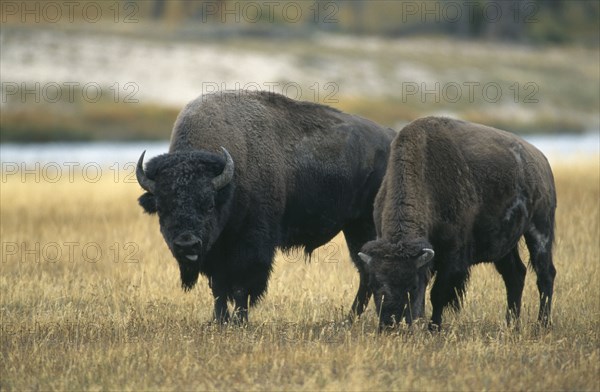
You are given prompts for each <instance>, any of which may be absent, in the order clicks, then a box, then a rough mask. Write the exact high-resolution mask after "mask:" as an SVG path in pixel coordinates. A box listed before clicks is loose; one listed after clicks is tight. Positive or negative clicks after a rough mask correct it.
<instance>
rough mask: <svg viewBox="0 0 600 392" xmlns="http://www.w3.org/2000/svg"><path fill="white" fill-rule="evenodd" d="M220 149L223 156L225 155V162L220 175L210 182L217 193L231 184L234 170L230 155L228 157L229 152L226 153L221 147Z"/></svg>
mask: <svg viewBox="0 0 600 392" xmlns="http://www.w3.org/2000/svg"><path fill="white" fill-rule="evenodd" d="M221 149H222V150H223V154H225V159H226V162H225V167H224V168H223V171H222V172H221V174H219V175H218V176H216V177H215V178H213V180H212V183H213V186H214V187H215V189H216V190H217V191H218V190H219V189H221V188H223V187H224V186H226V185H227V184H229V183H230V182H231V180H232V179H233V169H234V165H233V158H231V155H229V152H227V150H226V149H225V147H221Z"/></svg>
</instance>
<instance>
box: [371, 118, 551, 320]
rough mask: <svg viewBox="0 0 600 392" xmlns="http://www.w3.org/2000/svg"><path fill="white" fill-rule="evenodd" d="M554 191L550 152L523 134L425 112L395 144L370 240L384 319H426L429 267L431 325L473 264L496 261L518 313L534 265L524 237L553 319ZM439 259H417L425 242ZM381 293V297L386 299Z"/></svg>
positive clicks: (511, 311) (458, 292)
mask: <svg viewBox="0 0 600 392" xmlns="http://www.w3.org/2000/svg"><path fill="white" fill-rule="evenodd" d="M555 209H556V195H555V188H554V179H553V176H552V171H551V169H550V166H549V164H548V162H547V160H546V158H545V157H544V155H543V154H542V153H541V152H540V151H539V150H537V149H536V148H535V147H533V146H532V145H531V144H529V143H527V142H526V141H524V140H523V139H521V138H519V137H517V136H515V135H513V134H511V133H508V132H504V131H501V130H498V129H494V128H490V127H486V126H483V125H478V124H473V123H468V122H464V121H458V120H452V119H448V118H438V117H426V118H423V119H419V120H416V121H414V122H412V123H411V124H409V125H407V126H406V127H405V128H404V129H403V130H402V131H400V132H399V134H398V136H397V137H396V138H395V139H394V141H393V143H392V150H391V153H390V159H389V162H388V169H387V172H386V175H385V177H384V180H383V183H382V186H381V188H380V190H379V193H378V194H377V197H376V200H375V208H374V219H375V224H376V229H377V236H378V239H377V240H376V241H372V242H370V243H367V244H365V246H364V247H363V252H364V253H366V254H368V255H369V256H371V258H372V259H371V262H370V263H368V269H369V272H370V282H371V283H370V285H371V288H372V289H373V290H374V292H375V293H376V297H375V300H376V303H377V307H378V309H379V311H380V312H381V323H382V325H387V324H390V323H393V322H394V321H399V320H400V319H401V318H402V317H405V318H406V319H407V321H408V322H410V321H411V320H412V318H414V317H419V316H422V313H423V308H424V293H425V289H426V285H427V281H428V280H429V279H428V276H429V272H435V273H436V279H435V283H434V285H433V288H432V291H431V301H432V305H433V316H432V326H433V327H435V328H437V327H439V325H440V324H441V321H442V311H443V309H444V308H445V307H446V306H448V305H452V306H454V307H455V308H458V307H459V306H460V299H461V296H462V294H463V293H464V289H465V284H466V281H467V279H468V275H469V268H470V266H471V265H473V264H476V263H479V262H493V263H495V265H496V268H497V269H498V271H499V272H500V274H501V275H502V277H503V279H504V282H505V284H506V289H507V300H508V314H507V316H508V317H509V318H510V317H513V316H514V317H518V316H519V312H520V307H521V294H522V290H523V284H524V280H525V273H526V268H525V266H524V265H523V262H522V261H521V259H520V257H519V252H518V241H519V239H520V238H521V236H523V235H524V236H525V240H526V243H527V246H528V248H529V251H530V254H531V263H532V266H533V268H534V270H535V271H536V273H537V277H538V280H537V283H538V288H539V291H540V313H539V319H540V321H541V322H543V323H545V324H547V323H548V322H549V317H550V307H551V300H552V291H553V282H554V276H555V274H556V272H555V269H554V265H553V263H552V243H553V240H554V213H555ZM426 248H432V249H433V250H434V251H435V256H434V258H433V260H432V261H431V262H429V263H427V264H426V265H425V266H423V267H422V268H418V267H417V266H416V264H417V260H418V258H419V257H421V256H422V255H423V249H426ZM382 296H383V301H382V300H381V299H382Z"/></svg>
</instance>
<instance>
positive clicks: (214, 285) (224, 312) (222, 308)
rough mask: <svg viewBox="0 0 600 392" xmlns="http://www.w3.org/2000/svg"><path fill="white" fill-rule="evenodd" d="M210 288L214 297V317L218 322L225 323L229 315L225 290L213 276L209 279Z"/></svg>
mask: <svg viewBox="0 0 600 392" xmlns="http://www.w3.org/2000/svg"><path fill="white" fill-rule="evenodd" d="M210 288H211V289H212V292H213V297H214V298H215V311H214V318H215V320H216V321H217V322H218V323H219V324H225V323H227V322H229V319H230V315H229V310H228V309H227V291H226V289H225V287H223V285H222V284H221V283H220V282H217V281H215V279H214V278H212V279H211V280H210Z"/></svg>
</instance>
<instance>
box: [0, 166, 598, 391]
mask: <svg viewBox="0 0 600 392" xmlns="http://www.w3.org/2000/svg"><path fill="white" fill-rule="evenodd" d="M131 169H132V168H131ZM554 169H555V175H556V180H557V189H558V201H559V206H558V210H557V241H556V247H555V264H556V267H557V270H558V275H557V281H556V287H555V288H556V291H555V298H556V301H555V306H554V309H553V310H554V313H553V319H554V324H553V327H552V328H551V329H550V330H548V331H545V330H540V329H538V327H537V325H536V324H535V318H536V317H537V306H538V299H537V289H536V287H535V277H534V276H535V274H533V273H529V274H528V277H527V280H526V287H525V292H524V308H523V316H522V317H523V320H522V327H521V329H520V330H513V329H510V328H508V327H507V326H505V324H504V311H505V306H506V303H505V292H504V285H503V283H502V280H501V278H500V276H499V275H498V274H497V273H496V271H495V270H494V268H493V267H492V266H489V265H485V266H477V267H475V268H474V271H473V276H472V279H471V282H470V284H469V286H468V293H467V296H466V300H465V304H464V309H463V311H462V312H461V313H459V314H453V313H449V314H447V316H446V317H445V322H446V324H445V329H444V330H443V331H442V332H441V333H439V334H430V333H428V332H426V328H425V325H424V323H421V324H417V325H415V326H414V327H412V328H407V327H403V328H401V329H400V331H398V332H397V333H386V334H378V333H377V316H376V314H375V311H374V309H373V305H372V304H371V305H370V307H369V309H368V310H367V312H366V313H365V315H364V316H363V317H362V318H361V319H360V320H358V321H357V322H355V323H354V324H352V325H349V324H348V323H347V322H346V321H345V315H346V312H347V311H348V306H349V305H350V302H351V300H352V295H353V294H354V292H355V291H356V285H357V284H358V274H357V273H356V272H355V271H354V268H353V266H352V265H351V262H350V260H349V256H348V253H347V250H346V248H345V245H343V240H342V238H341V237H338V238H336V239H335V240H334V241H333V242H332V243H330V244H328V245H326V246H324V247H322V248H319V249H318V250H316V254H315V257H314V258H313V261H312V263H310V264H306V263H304V262H303V258H302V256H301V255H296V254H291V255H287V256H285V255H278V256H277V262H276V268H275V270H274V272H273V276H272V279H271V281H270V288H269V292H268V294H267V296H266V298H265V299H264V300H263V302H262V303H260V304H259V305H258V306H257V307H256V308H255V309H254V310H253V312H252V313H251V322H250V324H249V325H248V326H247V327H234V326H226V327H219V326H216V325H213V324H211V323H209V322H208V321H209V319H210V318H211V308H212V301H211V295H210V292H209V289H208V284H207V283H206V281H205V280H203V281H201V282H200V283H199V284H198V286H197V288H195V289H194V290H193V291H192V292H190V293H187V294H186V293H183V292H182V290H180V288H179V281H178V280H179V277H178V274H179V273H178V269H177V266H176V262H175V261H174V260H173V258H172V257H171V255H170V253H169V251H168V249H167V247H166V245H165V243H164V241H163V240H162V238H161V235H160V233H159V226H158V222H157V221H156V218H155V217H150V216H147V215H144V214H143V213H142V210H141V208H139V207H138V206H137V204H136V197H137V196H138V195H140V194H141V191H140V189H139V186H138V185H137V184H135V182H134V181H135V180H134V177H133V176H132V174H133V172H132V171H129V172H117V173H116V172H112V171H109V170H106V171H104V172H103V173H102V174H103V175H102V177H101V179H100V180H99V181H98V182H93V183H92V182H86V178H88V177H85V176H81V175H78V174H77V173H76V174H75V175H74V177H73V178H70V177H69V176H68V175H63V176H62V178H61V179H60V180H58V181H57V182H54V178H56V177H55V176H52V179H53V180H52V182H51V181H50V178H49V177H46V176H50V175H49V174H48V173H46V174H44V171H42V176H41V178H40V179H39V181H37V182H36V181H34V177H33V176H32V175H31V174H29V175H25V176H23V175H22V174H19V173H17V174H8V173H6V172H4V173H3V178H2V186H1V187H0V202H1V205H2V210H1V219H0V235H1V237H2V260H1V262H0V265H1V268H2V274H1V275H0V311H1V323H0V326H1V330H0V334H1V335H0V338H1V341H0V389H2V390H25V389H44V390H67V389H68V390H84V389H85V390H106V389H118V390H157V389H165V390H167V389H168V390H172V389H177V390H191V389H199V390H215V389H223V390H316V389H324V390H589V391H597V390H599V389H600V380H599V378H598V374H599V372H600V339H599V337H598V331H599V320H600V286H599V285H598V281H600V262H599V261H600V260H599V256H598V255H599V254H600V252H599V249H598V238H599V235H600V227H599V224H600V206H599V204H598V200H599V198H600V183H599V182H600V173H599V169H598V160H597V159H594V160H593V161H591V162H587V163H579V164H569V165H566V164H565V165H563V166H557V167H555V168H554ZM117 174H118V175H117ZM115 176H116V177H115ZM24 180H27V181H24ZM88 181H89V178H88ZM99 252H100V253H99ZM523 252H524V253H526V250H525V248H524V247H523ZM524 256H525V258H526V255H524ZM427 312H430V306H429V304H428V309H427Z"/></svg>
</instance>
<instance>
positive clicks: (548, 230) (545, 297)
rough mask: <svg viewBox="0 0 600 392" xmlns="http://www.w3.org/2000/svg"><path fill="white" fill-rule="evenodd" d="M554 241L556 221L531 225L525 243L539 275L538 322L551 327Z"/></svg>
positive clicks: (554, 271) (534, 268)
mask: <svg viewBox="0 0 600 392" xmlns="http://www.w3.org/2000/svg"><path fill="white" fill-rule="evenodd" d="M553 241H554V221H553V219H551V221H550V222H545V224H539V225H531V226H530V227H529V229H528V230H527V232H526V233H525V242H526V243H527V248H528V249H529V254H530V257H531V264H532V266H533V270H534V271H535V273H536V275H537V287H538V290H539V293H540V311H539V315H538V321H539V322H540V323H541V324H542V325H543V326H544V327H548V326H549V325H550V313H551V310H552V294H553V291H554V278H555V276H556V269H555V268H554V263H553V262H552V243H553Z"/></svg>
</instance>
